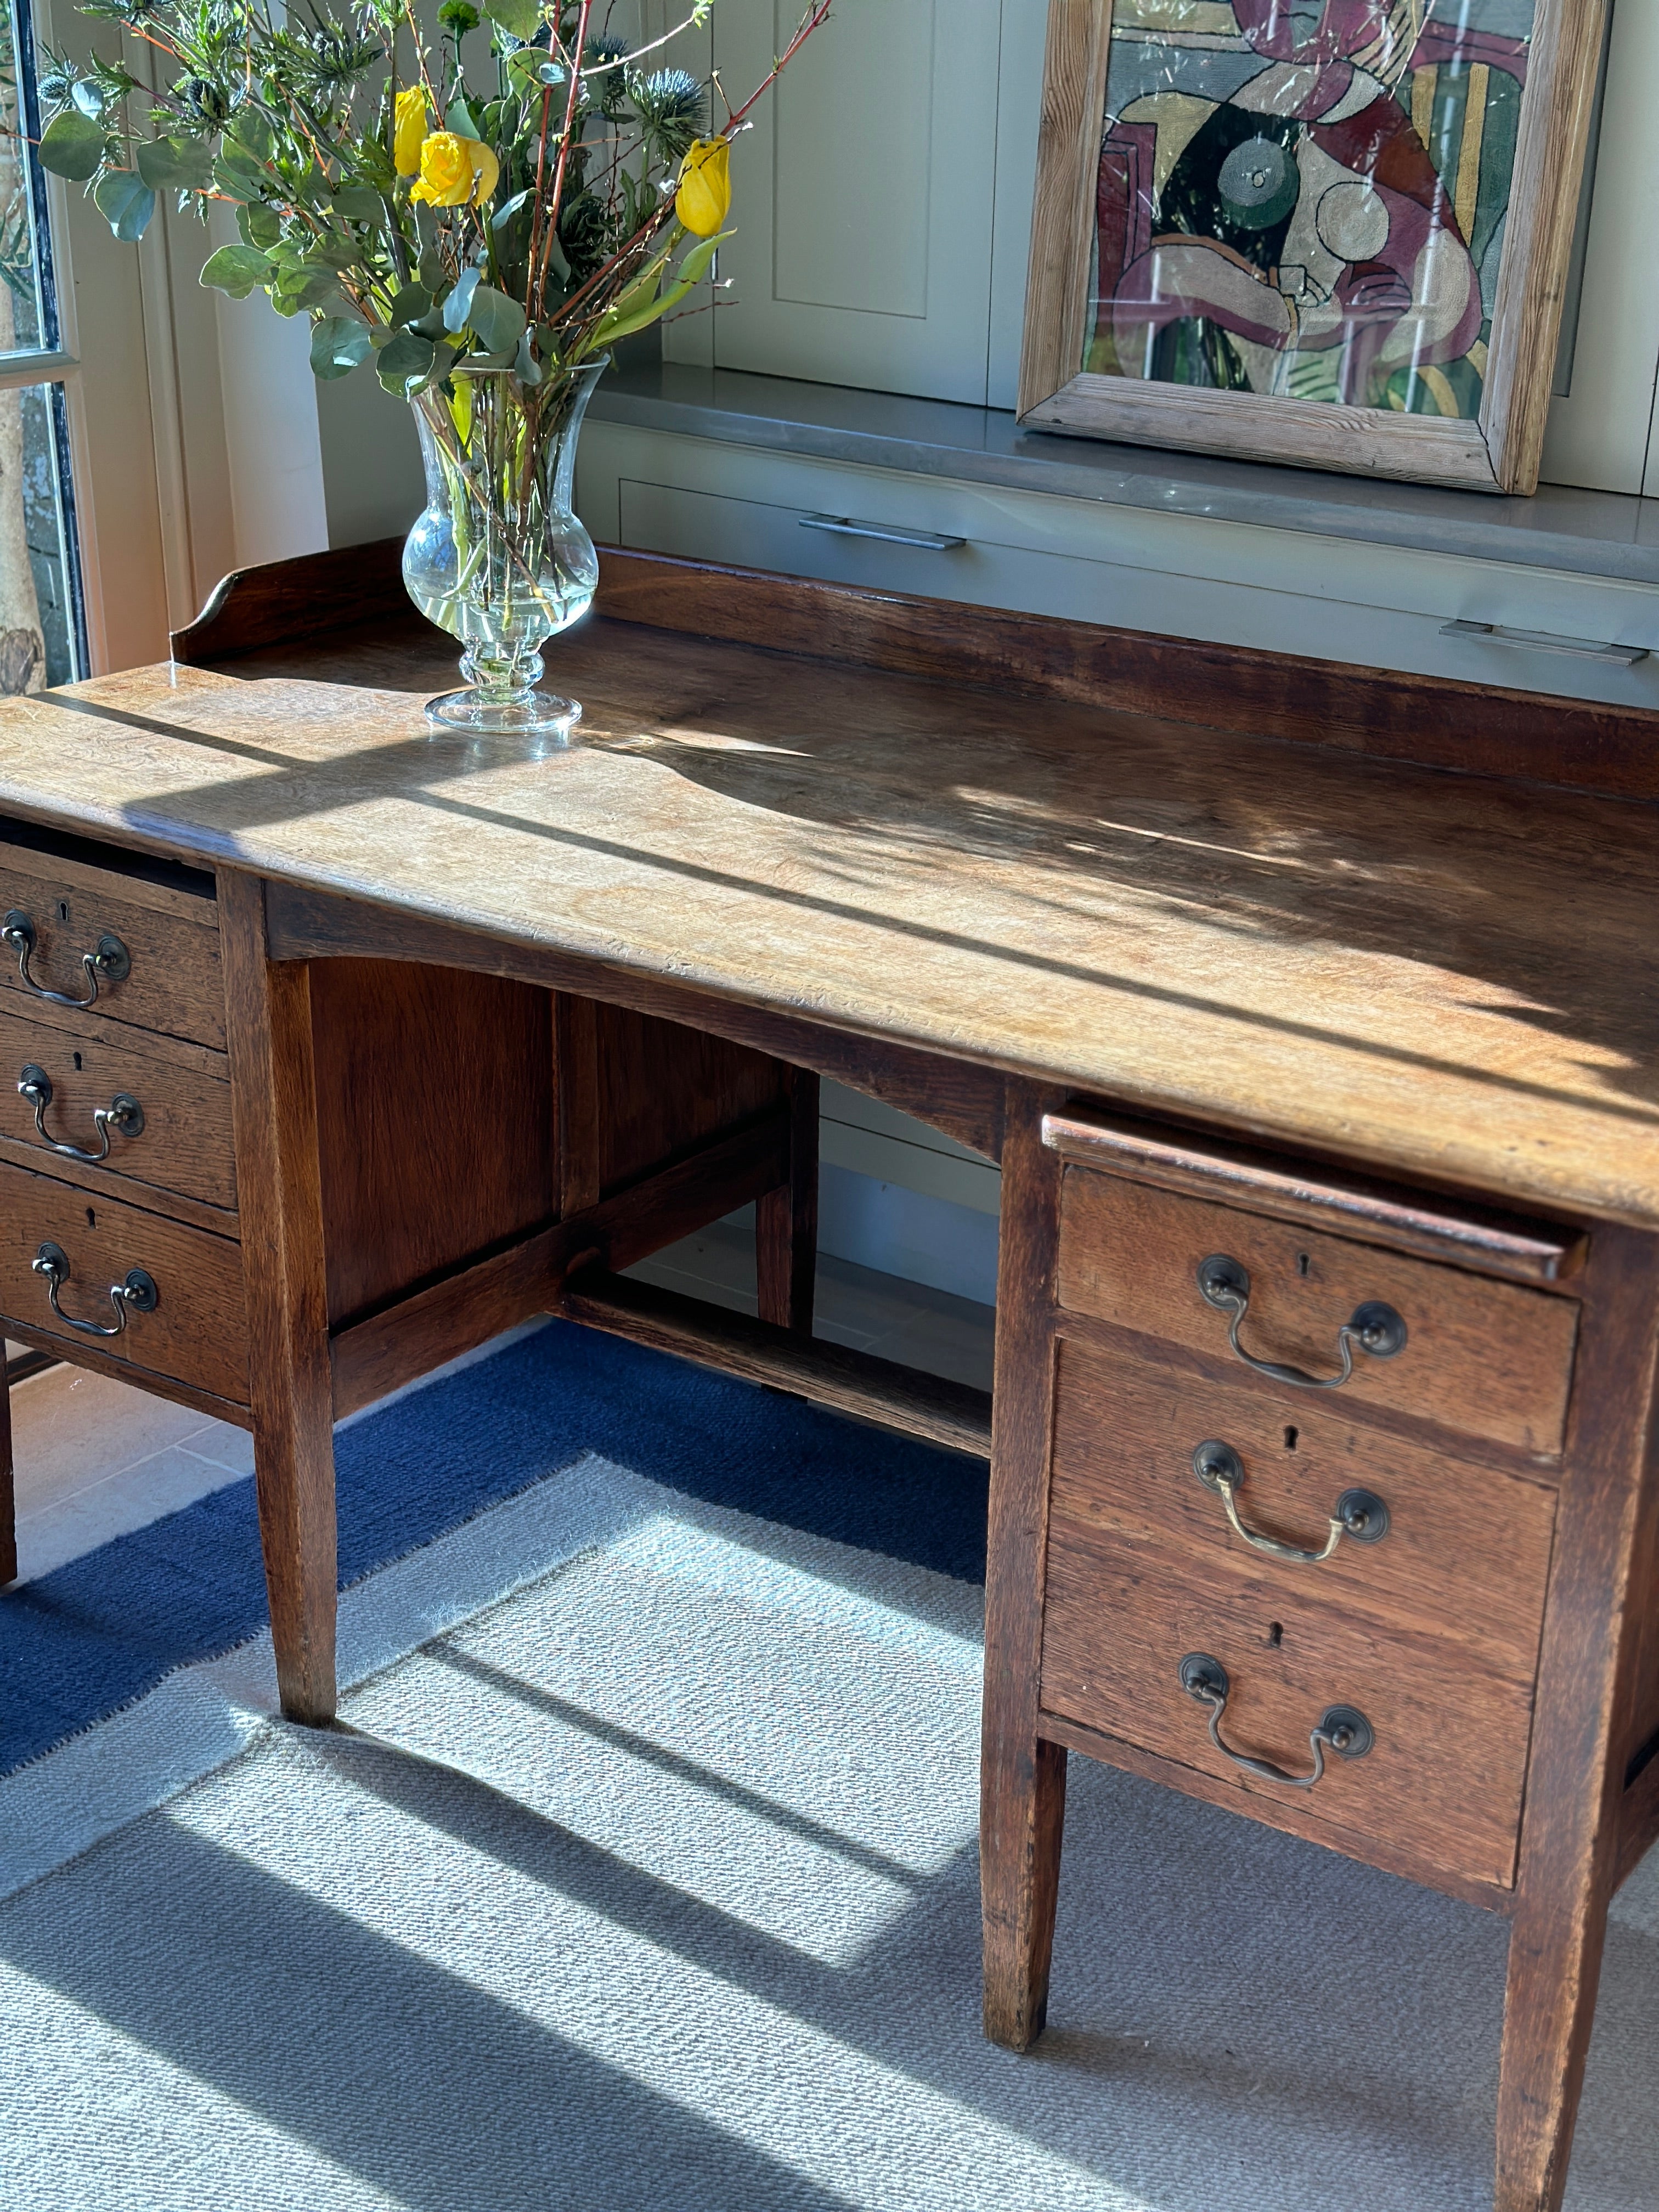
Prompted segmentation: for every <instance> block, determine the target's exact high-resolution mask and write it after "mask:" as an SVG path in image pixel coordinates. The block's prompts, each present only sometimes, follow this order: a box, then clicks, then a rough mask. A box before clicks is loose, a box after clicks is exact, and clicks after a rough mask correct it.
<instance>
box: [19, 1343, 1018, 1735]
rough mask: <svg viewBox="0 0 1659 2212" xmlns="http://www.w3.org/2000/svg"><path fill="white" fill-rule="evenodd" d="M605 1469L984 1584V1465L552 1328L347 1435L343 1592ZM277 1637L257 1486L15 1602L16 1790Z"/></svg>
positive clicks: (340, 1481) (202, 1507)
mask: <svg viewBox="0 0 1659 2212" xmlns="http://www.w3.org/2000/svg"><path fill="white" fill-rule="evenodd" d="M588 1452H596V1453H598V1454H599V1455H600V1456H601V1457H602V1458H605V1459H611V1460H616V1461H617V1462H620V1463H621V1464H623V1465H624V1466H626V1467H629V1468H633V1469H634V1470H635V1472H636V1473H637V1474H643V1475H647V1476H649V1477H651V1478H652V1479H653V1480H655V1481H657V1482H659V1483H662V1484H664V1485H665V1486H666V1487H668V1488H669V1489H671V1490H678V1491H682V1492H686V1493H688V1494H690V1495H691V1496H694V1497H697V1498H706V1499H708V1501H709V1502H710V1503H711V1504H717V1505H726V1506H731V1507H734V1508H736V1509H737V1510H739V1511H741V1512H744V1513H751V1514H754V1515H755V1516H757V1517H758V1518H759V1519H761V1520H764V1521H774V1522H781V1523H783V1524H784V1525H785V1526H786V1527H788V1528H799V1529H802V1530H804V1531H805V1532H807V1533H808V1534H813V1535H819V1536H828V1537H831V1538H833V1539H835V1540H836V1541H837V1542H840V1543H843V1544H851V1545H855V1546H857V1547H860V1549H862V1550H865V1551H872V1552H881V1553H887V1554H889V1555H890V1556H891V1557H893V1558H895V1559H907V1560H910V1561H912V1562H914V1563H915V1565H918V1566H924V1567H932V1568H933V1569H935V1570H936V1571H939V1572H940V1573H943V1574H946V1575H950V1576H952V1577H955V1578H956V1579H957V1580H958V1581H963V1582H980V1581H982V1580H983V1579H984V1574H985V1505H986V1485H987V1468H986V1466H985V1463H984V1462H982V1461H978V1460H969V1459H964V1458H963V1457H961V1456H960V1455H957V1454H954V1453H951V1452H945V1451H940V1450H937V1449H934V1448H933V1446H931V1445H929V1444H925V1443H919V1442H917V1441H916V1440H915V1439H914V1438H911V1437H899V1436H892V1435H889V1434H887V1433H886V1432H885V1431H881V1430H878V1429H872V1428H867V1427H866V1426H864V1425H862V1424H860V1423H859V1422H855V1421H849V1420H846V1419H842V1417H841V1416H840V1415H839V1414H836V1413H826V1412H824V1411H823V1409H822V1408H820V1407H814V1406H807V1405H805V1404H803V1403H802V1402H801V1401H799V1399H795V1398H790V1397H787V1396H783V1395H780V1394H778V1393H777V1392H775V1391H770V1390H764V1389H757V1388H756V1387H755V1386H754V1385H752V1384H750V1383H739V1382H735V1381H733V1380H732V1378H731V1377H729V1376H722V1375H714V1374H710V1373H708V1372H707V1371H705V1370H702V1369H700V1368H696V1367H691V1366H689V1365H687V1364H685V1363H684V1362H683V1361H681V1360H678V1359H674V1358H669V1357H668V1356H667V1355H666V1354H665V1353H662V1352H647V1351H646V1350H644V1349H642V1348H641V1346H637V1345H631V1344H627V1343H624V1342H623V1340H621V1339H619V1338H616V1337H609V1336H604V1335H601V1334H597V1333H595V1332H593V1331H592V1330H588V1329H583V1328H576V1327H574V1325H572V1324H570V1323H568V1322H550V1324H549V1325H548V1327H547V1328H544V1329H541V1330H538V1332H537V1333H536V1334H534V1335H532V1336H529V1337H524V1338H520V1340H518V1341H517V1342H516V1343H514V1344H513V1345H511V1346H508V1347H507V1349H506V1350H505V1351H502V1352H498V1353H496V1354H495V1357H494V1358H490V1359H487V1360H483V1361H480V1362H479V1363H478V1364H477V1365H475V1366H472V1367H469V1368H465V1369H463V1370H462V1371H461V1372H460V1373H459V1374H458V1375H453V1376H448V1377H447V1378H446V1379H445V1380H444V1381H442V1382H441V1383H434V1384H432V1385H431V1386H430V1388H428V1389H424V1390H418V1391H416V1392H414V1393H413V1394H412V1395H410V1396H408V1397H406V1398H403V1399H400V1400H399V1401H398V1402H397V1403H396V1404H395V1405H392V1406H389V1407H386V1410H385V1412H383V1413H376V1414H374V1415H372V1416H371V1417H370V1418H369V1419H367V1420H365V1421H361V1422H357V1423H356V1424H354V1425H352V1426H351V1427H350V1428H348V1429H346V1430H343V1431H341V1433H340V1434H339V1435H338V1436H337V1437H336V1439H335V1458H336V1468H337V1486H338V1498H339V1520H340V1587H341V1589H349V1587H350V1586H351V1585H352V1584H353V1583H359V1582H362V1580H363V1579H364V1578H365V1577H368V1576H369V1575H372V1574H374V1572H375V1571H377V1570H378V1569H380V1568H381V1567H385V1566H388V1565H391V1563H392V1561H393V1560H395V1559H402V1558H404V1557H405V1556H406V1555H407V1554H408V1553H411V1552H415V1551H418V1550H420V1549H421V1548H422V1546H424V1545H427V1544H429V1543H431V1542H433V1541H435V1539H436V1538H437V1537H440V1536H442V1535H444V1534H447V1532H448V1531H449V1530H451V1529H452V1528H459V1527H460V1526H461V1525H462V1524H463V1523H464V1522H468V1521H471V1520H472V1519H473V1518H474V1517H475V1516H477V1515H478V1514H480V1513H482V1512H483V1511H484V1510H486V1509H487V1508H489V1506H492V1505H495V1504H500V1503H501V1500H502V1499H504V1498H513V1497H516V1496H518V1495H519V1494H520V1492H524V1491H526V1490H528V1489H530V1488H531V1487H532V1486H534V1485H535V1484H536V1483H538V1482H541V1481H544V1480H545V1479H546V1478H547V1477H548V1476H549V1475H550V1474H556V1472H557V1471H558V1470H559V1469H560V1468H565V1467H568V1466H569V1465H571V1463H572V1462H574V1461H575V1460H578V1459H580V1458H581V1457H582V1456H583V1455H585V1454H586V1453H588ZM266 1620H267V1615H266V1605H265V1589H264V1572H263V1570H262V1568H261V1565H260V1559H259V1530H258V1517H257V1515H256V1513H255V1510H254V1502H253V1483H252V1478H251V1477H250V1478H249V1479H247V1480H245V1481H241V1482H238V1483H234V1484H232V1485H231V1486H229V1487H228V1488H226V1489H223V1490H219V1491H216V1492H213V1493H212V1495H211V1496H210V1497H207V1498H200V1499H198V1500H197V1503H196V1504H193V1505H188V1506H186V1507H185V1509H184V1510H182V1511H181V1512H178V1513H172V1514H169V1515H167V1517H166V1518H165V1519H164V1520H161V1521H157V1522H153V1523H151V1525H150V1526H149V1527H148V1528H140V1529H137V1530H136V1531H135V1532H134V1533H133V1534H131V1535H129V1536H121V1537H118V1538H117V1539H116V1540H115V1541H114V1542H112V1543H109V1544H106V1545H103V1546H102V1547H100V1549H99V1550H97V1551H95V1552H90V1553H88V1554H87V1555H86V1556H85V1557H84V1558H83V1559H74V1560H71V1561H70V1564H69V1565H67V1566H64V1567H59V1568H58V1569H57V1570H56V1571H54V1572H53V1573H52V1574H48V1575H44V1576H42V1577H40V1580H39V1581H37V1582H33V1583H25V1584H23V1585H22V1587H21V1588H20V1589H13V1590H9V1591H6V1592H4V1593H3V1594H0V1774H9V1773H10V1772H12V1771H14V1770H15V1768H17V1767H19V1766H22V1765H27V1762H28V1761H29V1760H31V1759H39V1758H40V1756H41V1755H42V1754H43V1753H46V1752H47V1751H50V1750H52V1747H54V1746H55V1745H57V1744H59V1743H62V1742H63V1741H64V1740H65V1739H66V1738H67V1737H69V1736H71V1735H78V1734H79V1733H80V1732H81V1731H82V1729H88V1728H90V1727H92V1726H93V1724H94V1723H96V1722H98V1721H101V1720H106V1719H107V1718H108V1717H109V1716H110V1715H111V1714H112V1713H115V1712H118V1711H120V1710H121V1708H122V1707H123V1706H125V1705H131V1703H132V1702H133V1700H134V1699H137V1698H140V1697H143V1695H144V1693H145V1692H147V1691H149V1690H151V1689H153V1688H154V1687H155V1685H156V1684H157V1683H158V1682H160V1681H161V1680H162V1678H163V1677H164V1676H166V1675H167V1674H172V1673H173V1671H174V1669H175V1668H179V1667H187V1666H191V1665H194V1664H195V1663H197V1662H199V1661H202V1660H207V1659H214V1658H217V1657H219V1656H221V1655H222V1654H223V1653H224V1652H227V1651H229V1650H234V1648H235V1647H236V1645H238V1644H245V1643H246V1642H247V1641H248V1639H249V1638H252V1637H254V1636H257V1635H258V1633H259V1632H260V1631H261V1630H262V1629H263V1628H264V1626H266Z"/></svg>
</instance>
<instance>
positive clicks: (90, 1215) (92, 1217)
mask: <svg viewBox="0 0 1659 2212" xmlns="http://www.w3.org/2000/svg"><path fill="white" fill-rule="evenodd" d="M87 1226H88V1229H95V1228H96V1227H97V1226H98V1217H97V1215H96V1214H95V1213H94V1212H93V1210H92V1208H91V1207H90V1206H88V1208H87Z"/></svg>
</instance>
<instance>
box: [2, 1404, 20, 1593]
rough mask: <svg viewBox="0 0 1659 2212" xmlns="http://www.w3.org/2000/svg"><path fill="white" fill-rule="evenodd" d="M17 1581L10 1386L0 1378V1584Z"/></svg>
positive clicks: (15, 1508) (15, 1489)
mask: <svg viewBox="0 0 1659 2212" xmlns="http://www.w3.org/2000/svg"><path fill="white" fill-rule="evenodd" d="M16 1579H17V1488H16V1484H15V1480H14V1478H13V1474H12V1464H11V1386H10V1385H9V1383H6V1382H5V1381H4V1378H3V1377H0V1583H15V1581H16Z"/></svg>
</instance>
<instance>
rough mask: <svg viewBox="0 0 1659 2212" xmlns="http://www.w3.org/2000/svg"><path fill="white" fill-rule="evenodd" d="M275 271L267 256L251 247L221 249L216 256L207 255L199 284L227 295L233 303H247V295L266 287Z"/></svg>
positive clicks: (223, 247)
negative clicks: (241, 301)
mask: <svg viewBox="0 0 1659 2212" xmlns="http://www.w3.org/2000/svg"><path fill="white" fill-rule="evenodd" d="M275 274H276V272H275V270H273V269H272V267H271V264H270V256H269V255H268V254H264V253H261V252H260V251H259V249H258V246H221V247H220V248H219V251H218V252H216V253H212V254H210V255H209V256H208V258H207V262H206V264H205V265H204V268H203V270H202V276H201V281H202V283H204V284H205V285H206V286H207V288H208V289H209V290H210V291H212V292H228V293H229V295H230V296H231V298H232V299H233V300H246V297H247V295H248V294H249V293H250V292H252V291H254V290H255V289H257V288H258V286H259V285H261V284H269V283H270V282H271V280H272V278H273V276H275Z"/></svg>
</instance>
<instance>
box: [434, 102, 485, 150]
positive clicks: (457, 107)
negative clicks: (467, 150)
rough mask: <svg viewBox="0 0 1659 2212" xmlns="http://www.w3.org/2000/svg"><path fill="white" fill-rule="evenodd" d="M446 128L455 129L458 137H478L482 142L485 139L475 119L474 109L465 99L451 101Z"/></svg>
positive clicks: (446, 117)
mask: <svg viewBox="0 0 1659 2212" xmlns="http://www.w3.org/2000/svg"><path fill="white" fill-rule="evenodd" d="M444 129H445V130H446V131H453V133H454V135H455V137H458V138H476V139H477V140H478V141H479V142H480V143H482V141H483V132H482V131H480V130H479V128H478V126H477V123H476V122H475V121H474V119H473V115H472V110H471V108H470V107H469V106H467V104H466V102H465V100H451V101H450V103H449V112H448V113H447V115H446V116H445V117H444Z"/></svg>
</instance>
